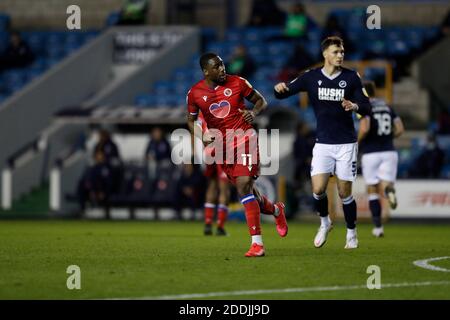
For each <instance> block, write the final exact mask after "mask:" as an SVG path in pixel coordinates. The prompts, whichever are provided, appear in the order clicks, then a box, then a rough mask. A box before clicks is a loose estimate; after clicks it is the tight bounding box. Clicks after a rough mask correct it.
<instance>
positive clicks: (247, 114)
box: [239, 109, 255, 123]
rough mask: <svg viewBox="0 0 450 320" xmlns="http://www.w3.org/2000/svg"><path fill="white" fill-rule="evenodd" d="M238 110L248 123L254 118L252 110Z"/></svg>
mask: <svg viewBox="0 0 450 320" xmlns="http://www.w3.org/2000/svg"><path fill="white" fill-rule="evenodd" d="M239 112H240V113H242V116H243V117H244V120H245V121H247V122H248V123H252V122H253V120H255V113H254V112H253V111H250V110H242V109H239Z"/></svg>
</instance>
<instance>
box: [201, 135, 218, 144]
mask: <svg viewBox="0 0 450 320" xmlns="http://www.w3.org/2000/svg"><path fill="white" fill-rule="evenodd" d="M215 138H216V137H214V136H213V135H212V134H211V133H209V132H205V133H204V134H203V144H204V145H205V146H207V145H208V144H210V143H213V142H214V139H215Z"/></svg>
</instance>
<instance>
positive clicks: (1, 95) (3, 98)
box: [0, 94, 9, 104]
mask: <svg viewBox="0 0 450 320" xmlns="http://www.w3.org/2000/svg"><path fill="white" fill-rule="evenodd" d="M8 96H9V95H7V94H0V104H2V103H3V102H4V101H5V100H6V99H8Z"/></svg>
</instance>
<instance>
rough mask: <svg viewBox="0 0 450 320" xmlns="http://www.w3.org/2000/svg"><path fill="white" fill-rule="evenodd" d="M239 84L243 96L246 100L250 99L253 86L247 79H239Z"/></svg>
mask: <svg viewBox="0 0 450 320" xmlns="http://www.w3.org/2000/svg"><path fill="white" fill-rule="evenodd" d="M239 84H240V88H241V94H242V96H243V97H244V98H246V97H248V96H249V95H250V94H251V93H252V92H253V86H252V85H251V84H250V82H248V81H247V80H246V79H244V78H241V77H239Z"/></svg>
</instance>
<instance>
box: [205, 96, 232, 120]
mask: <svg viewBox="0 0 450 320" xmlns="http://www.w3.org/2000/svg"><path fill="white" fill-rule="evenodd" d="M230 109H231V105H230V103H229V102H228V101H227V100H222V101H220V102H219V103H213V104H211V105H210V106H209V112H211V114H212V115H213V116H214V117H216V118H225V117H226V116H227V115H228V114H229V113H230Z"/></svg>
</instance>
